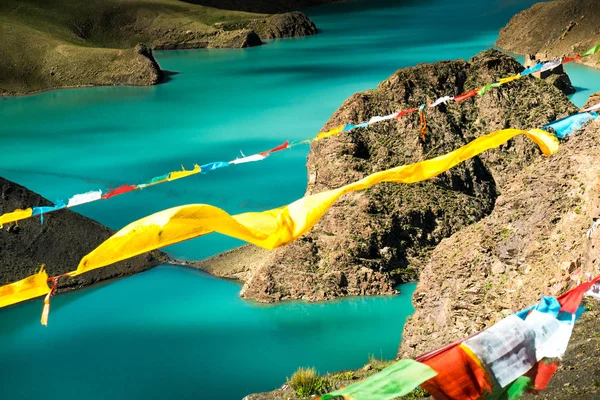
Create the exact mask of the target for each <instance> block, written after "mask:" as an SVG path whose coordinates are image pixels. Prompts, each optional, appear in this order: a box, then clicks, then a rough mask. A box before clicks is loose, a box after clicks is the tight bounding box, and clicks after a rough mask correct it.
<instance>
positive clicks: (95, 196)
mask: <svg viewBox="0 0 600 400" xmlns="http://www.w3.org/2000/svg"><path fill="white" fill-rule="evenodd" d="M599 48H600V45H598V46H595V47H593V48H591V49H590V50H588V51H587V52H585V53H584V54H583V55H577V56H576V57H571V58H566V59H564V60H561V59H556V60H552V61H549V62H546V63H543V64H542V63H538V64H537V65H535V66H533V67H530V68H528V69H526V70H524V71H523V72H521V73H520V74H517V75H513V76H509V77H505V78H501V79H500V80H499V81H498V82H495V83H489V84H487V85H485V86H483V87H481V88H479V89H474V90H470V91H468V92H465V93H462V94H459V95H457V96H454V97H452V96H442V97H440V98H438V99H436V100H435V101H433V103H431V105H430V106H429V107H437V106H439V105H441V104H446V103H448V102H450V101H454V103H457V104H458V103H460V102H462V101H465V100H466V99H469V98H471V97H474V96H477V95H484V94H485V93H487V92H488V91H489V90H490V89H491V88H493V87H499V86H500V85H503V84H506V83H509V82H512V81H514V80H517V79H520V78H521V77H522V76H526V75H528V74H531V73H533V72H536V71H540V70H548V69H553V68H555V67H556V66H558V65H560V64H561V63H563V64H564V63H566V62H570V61H575V60H580V59H581V57H583V56H589V55H592V54H595V53H596V52H598V49H599ZM595 107H596V106H595ZM598 108H600V105H597V107H596V108H591V109H588V110H587V111H592V110H597V109H598ZM417 110H419V121H420V124H421V128H420V129H419V135H420V136H421V139H422V140H425V133H426V131H427V122H426V118H425V109H424V106H423V105H422V106H421V107H418V108H410V109H408V110H404V111H400V112H398V113H392V114H389V115H385V116H374V117H371V118H370V119H369V121H367V122H362V123H359V124H356V125H353V124H345V125H340V126H338V127H335V128H333V129H331V130H329V131H327V132H320V133H319V134H318V135H317V136H316V137H314V138H311V139H306V140H302V141H299V142H294V143H291V144H290V143H289V142H285V143H284V144H283V145H280V146H278V147H276V148H274V149H271V150H267V151H263V152H259V153H257V154H254V155H251V156H248V157H245V156H244V157H243V158H241V159H240V158H238V159H235V160H232V161H230V162H221V161H219V162H211V163H208V164H204V165H201V166H198V165H194V169H193V170H191V171H186V170H185V168H183V167H182V171H174V172H170V173H168V174H165V175H162V176H158V177H155V178H153V179H151V180H150V181H148V182H146V183H143V184H139V185H122V186H121V187H119V188H117V189H113V190H110V191H109V192H108V193H105V194H104V195H103V194H102V191H101V190H100V191H94V192H88V193H83V194H81V195H75V196H73V197H71V198H70V199H69V201H68V203H67V207H69V208H71V207H75V206H78V205H81V204H86V203H90V202H93V201H97V200H101V199H102V200H108V199H110V198H112V197H114V196H117V195H121V194H125V193H129V192H132V191H134V190H137V189H145V188H147V187H150V186H154V185H158V184H162V183H166V182H170V181H173V180H177V179H181V178H185V177H188V176H192V175H196V174H198V173H201V174H205V173H207V172H210V171H214V170H216V169H219V168H225V167H228V166H230V165H236V164H244V163H248V162H256V161H262V160H264V159H265V158H266V157H267V156H268V155H269V154H271V153H273V152H276V151H280V150H284V149H289V148H291V147H294V146H298V145H301V144H308V143H311V142H313V141H315V140H321V139H325V138H328V137H331V136H334V135H337V134H340V133H342V132H348V131H350V130H352V129H356V128H366V127H368V126H369V125H371V124H374V123H378V122H382V121H387V120H391V119H394V118H395V119H397V118H400V117H402V116H404V115H407V114H409V113H411V112H415V111H417ZM559 125H560V124H559ZM576 126H577V125H573V127H574V128H576ZM559 130H560V129H559ZM557 132H559V131H557ZM569 132H570V131H568V132H566V133H564V136H566V135H567V134H568V133H569ZM559 134H563V133H559ZM564 136H559V138H562V137H564ZM134 187H135V189H134ZM58 204H59V203H57V206H56V207H55V208H54V209H47V210H45V211H44V213H49V212H53V211H56V210H59V209H61V208H64V207H58ZM31 212H32V210H31V209H26V210H15V211H14V212H12V213H8V214H3V215H0V227H2V225H3V224H6V223H11V222H17V221H20V220H22V219H27V218H30V217H32V216H33V214H32V213H31ZM42 221H43V220H42Z"/></svg>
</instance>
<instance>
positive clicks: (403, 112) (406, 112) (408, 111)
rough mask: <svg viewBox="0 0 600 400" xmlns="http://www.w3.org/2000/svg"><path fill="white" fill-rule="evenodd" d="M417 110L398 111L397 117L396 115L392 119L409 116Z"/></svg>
mask: <svg viewBox="0 0 600 400" xmlns="http://www.w3.org/2000/svg"><path fill="white" fill-rule="evenodd" d="M417 110H418V108H409V109H408V110H404V111H400V112H399V113H398V115H396V116H395V117H394V118H396V119H398V118H400V117H403V116H405V115H406V114H410V113H411V112H415V111H417Z"/></svg>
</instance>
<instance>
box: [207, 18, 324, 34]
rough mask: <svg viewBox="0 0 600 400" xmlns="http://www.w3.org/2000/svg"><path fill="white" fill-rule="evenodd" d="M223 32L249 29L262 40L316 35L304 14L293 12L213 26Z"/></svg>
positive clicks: (314, 27) (312, 25) (314, 26)
mask: <svg viewBox="0 0 600 400" xmlns="http://www.w3.org/2000/svg"><path fill="white" fill-rule="evenodd" d="M215 26H217V27H218V28H221V29H223V30H226V31H229V30H237V29H244V28H246V29H250V30H252V31H253V32H256V34H257V35H258V36H259V37H260V38H261V39H263V40H268V39H281V38H291V37H301V36H310V35H314V34H316V33H317V27H316V25H315V24H314V22H312V21H311V20H310V19H309V18H308V16H307V15H306V14H304V13H301V12H298V11H295V12H288V13H284V14H275V15H273V16H270V17H268V18H258V19H253V20H250V21H247V22H235V23H234V22H229V23H227V22H224V23H219V24H215Z"/></svg>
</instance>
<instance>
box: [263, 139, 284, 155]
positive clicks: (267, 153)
mask: <svg viewBox="0 0 600 400" xmlns="http://www.w3.org/2000/svg"><path fill="white" fill-rule="evenodd" d="M289 145H290V141H289V140H286V142H285V143H283V144H280V145H279V146H277V147H275V148H272V149H271V150H267V151H263V152H261V153H258V154H260V155H262V156H265V157H267V156H268V155H269V154H271V153H275V152H276V151H280V150H285V149H287V148H288V146H289Z"/></svg>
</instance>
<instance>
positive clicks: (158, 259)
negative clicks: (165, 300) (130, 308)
mask: <svg viewBox="0 0 600 400" xmlns="http://www.w3.org/2000/svg"><path fill="white" fill-rule="evenodd" d="M50 204H51V203H50V202H49V201H48V200H46V199H44V198H43V197H42V196H40V195H38V194H36V193H33V192H32V191H30V190H28V189H26V188H25V187H23V186H20V185H18V184H16V183H13V182H11V181H8V180H6V179H4V178H0V213H2V214H3V213H6V212H11V211H14V210H15V209H18V208H27V207H30V206H46V205H50ZM113 233H114V232H113V231H111V230H110V229H108V228H106V227H104V226H102V225H100V224H99V223H97V222H95V221H92V220H91V219H89V218H86V217H83V216H81V215H79V214H77V213H75V212H73V211H70V210H61V211H57V212H55V213H52V214H48V215H47V216H45V218H44V221H43V223H41V221H40V219H39V218H37V217H35V218H31V219H28V220H24V221H20V222H19V223H13V224H8V225H6V226H4V228H3V229H1V230H0V286H1V285H5V284H7V283H11V282H16V281H18V280H20V279H23V278H25V277H26V276H29V275H32V274H33V273H34V272H35V271H36V270H39V268H40V266H41V265H42V264H44V265H45V266H46V270H47V271H48V274H49V276H56V275H60V274H63V273H66V272H70V271H74V270H75V269H76V268H77V265H78V263H79V261H80V260H81V258H82V257H83V256H85V255H86V254H87V253H89V252H90V251H92V250H93V249H94V248H96V247H97V246H98V245H99V244H100V243H102V242H103V241H104V240H106V239H108V237H109V236H111V235H112V234H113ZM167 260H168V258H167V256H166V255H165V254H164V253H162V252H158V251H155V252H152V253H148V254H145V255H141V256H137V257H135V258H132V259H130V260H127V261H123V262H119V263H117V264H114V265H111V266H108V267H106V268H100V269H97V270H94V271H90V272H88V273H85V274H83V275H80V276H78V277H75V278H68V279H67V278H63V279H61V280H60V286H59V290H66V289H75V288H81V287H84V286H88V285H91V284H93V283H96V282H100V281H103V280H106V279H111V278H115V277H121V276H126V275H132V274H135V273H137V272H141V271H145V270H147V269H149V268H151V267H153V266H155V265H158V264H161V263H164V262H166V261H167Z"/></svg>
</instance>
